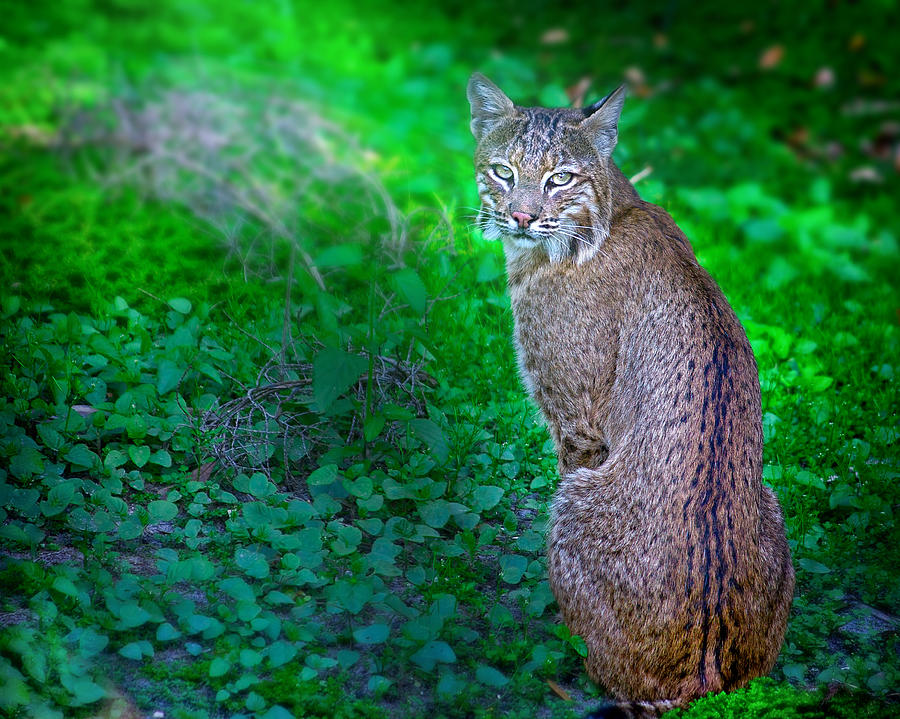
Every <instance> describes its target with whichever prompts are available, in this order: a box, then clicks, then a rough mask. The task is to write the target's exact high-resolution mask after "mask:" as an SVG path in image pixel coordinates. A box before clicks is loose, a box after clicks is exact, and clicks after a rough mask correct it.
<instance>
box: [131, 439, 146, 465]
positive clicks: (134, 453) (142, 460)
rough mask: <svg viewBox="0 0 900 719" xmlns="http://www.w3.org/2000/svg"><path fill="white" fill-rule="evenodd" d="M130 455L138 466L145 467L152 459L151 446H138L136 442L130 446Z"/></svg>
mask: <svg viewBox="0 0 900 719" xmlns="http://www.w3.org/2000/svg"><path fill="white" fill-rule="evenodd" d="M128 456H129V457H131V461H132V462H134V465H135V466H136V467H138V468H140V467H143V466H144V465H145V464H147V461H148V460H149V459H150V448H149V447H138V446H137V445H136V444H133V445H131V446H130V447H129V448H128Z"/></svg>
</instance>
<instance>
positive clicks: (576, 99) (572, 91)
mask: <svg viewBox="0 0 900 719" xmlns="http://www.w3.org/2000/svg"><path fill="white" fill-rule="evenodd" d="M590 87H591V78H590V77H588V76H587V75H585V76H584V77H583V78H581V79H580V80H579V81H578V82H576V83H575V84H574V85H572V86H571V87H567V88H566V96H567V97H568V98H569V102H571V103H572V107H583V106H584V96H585V95H586V94H587V91H588V89H590Z"/></svg>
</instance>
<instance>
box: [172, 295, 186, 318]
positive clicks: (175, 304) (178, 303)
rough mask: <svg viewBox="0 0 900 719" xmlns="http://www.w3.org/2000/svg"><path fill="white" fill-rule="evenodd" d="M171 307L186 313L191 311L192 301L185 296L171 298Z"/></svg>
mask: <svg viewBox="0 0 900 719" xmlns="http://www.w3.org/2000/svg"><path fill="white" fill-rule="evenodd" d="M169 307H171V308H172V309H173V310H175V311H176V312H178V313H179V314H182V315H186V314H188V312H190V311H191V303H190V302H189V301H188V300H186V299H184V297H173V298H172V299H171V300H169Z"/></svg>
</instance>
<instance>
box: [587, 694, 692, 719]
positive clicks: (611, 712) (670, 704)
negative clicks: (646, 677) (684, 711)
mask: <svg viewBox="0 0 900 719" xmlns="http://www.w3.org/2000/svg"><path fill="white" fill-rule="evenodd" d="M681 706H684V702H682V701H680V700H678V699H662V700H659V701H652V702H617V703H615V704H605V705H604V706H602V707H598V708H596V709H594V711H592V712H591V713H590V714H588V715H586V716H585V717H584V719H655V717H659V716H662V715H663V714H664V713H665V712H667V711H669V709H677V708H678V707H681Z"/></svg>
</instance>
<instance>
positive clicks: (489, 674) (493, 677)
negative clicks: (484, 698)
mask: <svg viewBox="0 0 900 719" xmlns="http://www.w3.org/2000/svg"><path fill="white" fill-rule="evenodd" d="M475 678H476V679H477V680H478V681H480V682H481V683H482V684H486V685H487V686H489V687H497V688H499V687H503V686H506V685H507V684H508V683H509V679H507V678H506V676H504V675H503V673H502V672H499V671H497V670H496V669H494V667H489V666H487V665H486V664H479V665H478V668H477V669H476V670H475Z"/></svg>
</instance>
